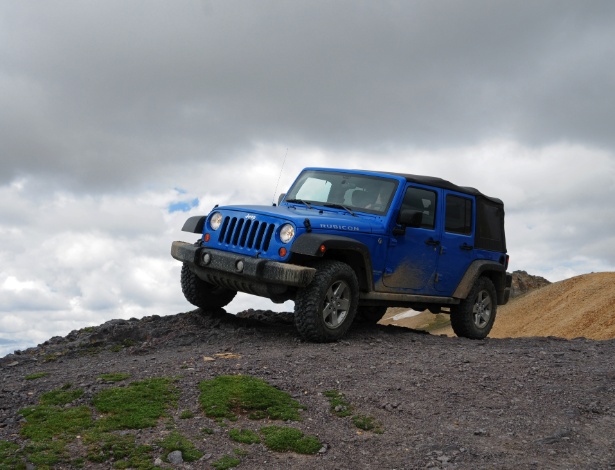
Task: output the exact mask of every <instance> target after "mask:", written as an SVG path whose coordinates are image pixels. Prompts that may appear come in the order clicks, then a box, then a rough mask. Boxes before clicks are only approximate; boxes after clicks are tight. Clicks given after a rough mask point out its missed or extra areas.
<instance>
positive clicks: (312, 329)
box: [295, 260, 359, 343]
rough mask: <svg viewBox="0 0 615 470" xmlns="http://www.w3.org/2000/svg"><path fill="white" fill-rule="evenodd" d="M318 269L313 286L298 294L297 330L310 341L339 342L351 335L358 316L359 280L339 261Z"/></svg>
mask: <svg viewBox="0 0 615 470" xmlns="http://www.w3.org/2000/svg"><path fill="white" fill-rule="evenodd" d="M315 267H316V274H315V275H314V279H313V280H312V282H311V283H310V284H309V285H308V286H307V287H305V288H303V289H300V290H299V291H298V292H297V297H296V298H295V326H296V328H297V331H298V332H299V334H300V335H301V336H302V337H303V338H304V339H306V340H308V341H315V342H318V343H324V342H329V341H337V340H338V339H340V338H341V337H342V336H344V334H345V333H346V331H348V328H350V325H351V324H352V322H353V320H354V318H355V315H356V313H357V304H358V299H359V283H358V281H357V276H356V275H355V272H354V271H353V269H352V268H351V267H350V266H348V265H347V264H346V263H342V262H340V261H332V260H323V261H321V262H319V263H318V264H317V265H315Z"/></svg>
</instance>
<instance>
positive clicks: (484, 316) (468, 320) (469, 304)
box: [451, 276, 498, 339]
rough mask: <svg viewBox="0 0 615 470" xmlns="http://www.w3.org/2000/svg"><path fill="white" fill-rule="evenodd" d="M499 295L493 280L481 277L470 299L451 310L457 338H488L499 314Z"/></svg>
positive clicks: (473, 288)
mask: <svg viewBox="0 0 615 470" xmlns="http://www.w3.org/2000/svg"><path fill="white" fill-rule="evenodd" d="M497 305H498V302H497V294H496V292H495V286H494V285H493V282H491V279H489V278H487V277H484V276H482V277H479V278H478V280H477V281H476V283H475V284H474V286H473V287H472V289H471V290H470V293H469V294H468V297H467V298H465V299H464V300H462V301H461V302H460V303H459V305H456V306H455V307H454V308H453V309H452V310H451V326H452V327H453V331H454V332H455V334H456V335H457V336H461V337H464V338H470V339H483V338H486V337H487V335H488V334H489V332H490V331H491V328H492V327H493V322H494V321H495V315H496V313H497Z"/></svg>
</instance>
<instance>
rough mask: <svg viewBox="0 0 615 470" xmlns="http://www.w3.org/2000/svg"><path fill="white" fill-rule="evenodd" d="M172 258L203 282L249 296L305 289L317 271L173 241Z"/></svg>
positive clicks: (264, 295)
mask: <svg viewBox="0 0 615 470" xmlns="http://www.w3.org/2000/svg"><path fill="white" fill-rule="evenodd" d="M171 256H173V258H175V259H176V260H178V261H181V262H183V263H187V264H188V266H189V267H190V269H192V270H193V271H194V273H195V274H196V275H197V276H199V277H200V278H201V279H203V280H204V281H206V282H209V283H211V284H215V285H219V286H221V287H226V288H228V289H233V290H237V291H242V292H247V293H249V294H255V295H260V296H263V297H275V296H276V295H281V294H283V293H284V292H286V291H287V290H288V288H289V287H291V288H292V287H305V286H307V285H308V284H309V283H310V282H312V279H313V278H314V274H315V273H316V269H314V268H309V267H306V266H299V265H296V264H289V263H278V262H277V261H271V260H268V259H262V258H252V257H248V256H242V255H238V254H235V253H228V252H226V251H221V250H215V249H212V248H208V247H206V246H202V245H195V244H190V243H186V242H181V241H174V242H173V244H172V245H171Z"/></svg>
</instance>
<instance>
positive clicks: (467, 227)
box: [435, 190, 476, 296]
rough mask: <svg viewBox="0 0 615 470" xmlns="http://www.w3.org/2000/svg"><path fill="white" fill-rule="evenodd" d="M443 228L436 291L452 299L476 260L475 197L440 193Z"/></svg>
mask: <svg viewBox="0 0 615 470" xmlns="http://www.w3.org/2000/svg"><path fill="white" fill-rule="evenodd" d="M443 199H444V200H443V207H444V224H443V225H444V227H443V232H442V236H441V239H440V250H439V254H440V257H439V260H438V269H437V274H436V277H435V287H436V290H437V291H438V292H439V293H440V294H442V295H447V296H448V295H451V294H452V293H453V292H454V291H455V289H456V287H457V285H458V284H459V281H460V280H461V278H462V277H463V275H464V274H465V272H466V270H467V269H468V267H469V266H470V263H472V261H474V259H475V258H476V256H475V251H474V231H475V229H474V227H475V220H476V201H475V199H474V197H472V196H469V195H467V194H462V193H457V192H454V191H446V190H445V191H443Z"/></svg>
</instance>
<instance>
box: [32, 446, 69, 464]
mask: <svg viewBox="0 0 615 470" xmlns="http://www.w3.org/2000/svg"><path fill="white" fill-rule="evenodd" d="M24 456H25V458H26V460H27V461H28V462H30V463H32V464H34V465H35V466H36V468H50V467H54V466H56V465H58V464H60V463H64V462H68V461H69V460H70V455H69V454H68V451H67V450H66V442H65V441H64V440H54V441H51V440H46V441H43V442H33V443H30V444H28V445H27V446H26V447H25V449H24Z"/></svg>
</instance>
